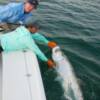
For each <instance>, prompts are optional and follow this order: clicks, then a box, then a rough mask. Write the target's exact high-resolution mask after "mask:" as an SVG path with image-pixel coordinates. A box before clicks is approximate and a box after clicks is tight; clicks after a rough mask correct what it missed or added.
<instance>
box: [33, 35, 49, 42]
mask: <svg viewBox="0 0 100 100" xmlns="http://www.w3.org/2000/svg"><path fill="white" fill-rule="evenodd" d="M32 38H33V39H34V40H37V41H39V42H40V43H45V44H48V42H49V40H47V39H46V38H45V37H44V36H43V35H41V34H39V33H35V34H32Z"/></svg>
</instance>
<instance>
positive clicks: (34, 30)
mask: <svg viewBox="0 0 100 100" xmlns="http://www.w3.org/2000/svg"><path fill="white" fill-rule="evenodd" d="M37 31H38V28H37V27H31V28H30V32H31V33H36V32H37Z"/></svg>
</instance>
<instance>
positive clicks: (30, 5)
mask: <svg viewBox="0 0 100 100" xmlns="http://www.w3.org/2000/svg"><path fill="white" fill-rule="evenodd" d="M38 4H39V3H38V0H28V1H26V2H25V4H24V11H25V13H30V12H31V11H32V10H34V9H36V8H37V6H38Z"/></svg>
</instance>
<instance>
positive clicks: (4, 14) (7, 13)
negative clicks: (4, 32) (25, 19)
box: [0, 6, 13, 22]
mask: <svg viewBox="0 0 100 100" xmlns="http://www.w3.org/2000/svg"><path fill="white" fill-rule="evenodd" d="M0 8H1V9H0V22H6V21H7V20H8V18H10V17H12V16H13V10H11V9H10V7H9V6H4V7H3V6H2V7H0Z"/></svg>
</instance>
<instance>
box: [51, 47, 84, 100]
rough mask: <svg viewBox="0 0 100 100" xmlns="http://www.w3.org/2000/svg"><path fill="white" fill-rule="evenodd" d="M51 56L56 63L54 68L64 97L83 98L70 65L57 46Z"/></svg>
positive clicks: (69, 99) (69, 98) (77, 99)
mask: <svg viewBox="0 0 100 100" xmlns="http://www.w3.org/2000/svg"><path fill="white" fill-rule="evenodd" d="M52 58H53V60H54V61H55V63H56V67H55V70H56V72H57V74H58V81H59V82H60V83H61V85H62V87H63V89H64V96H65V98H66V99H67V100H83V96H82V92H81V89H80V87H79V85H78V82H77V79H76V76H75V74H74V71H73V69H72V66H71V65H70V63H69V61H68V59H67V57H65V56H64V55H63V53H62V52H61V50H60V48H59V47H55V48H54V49H53V51H52Z"/></svg>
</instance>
